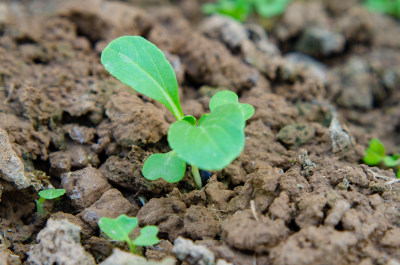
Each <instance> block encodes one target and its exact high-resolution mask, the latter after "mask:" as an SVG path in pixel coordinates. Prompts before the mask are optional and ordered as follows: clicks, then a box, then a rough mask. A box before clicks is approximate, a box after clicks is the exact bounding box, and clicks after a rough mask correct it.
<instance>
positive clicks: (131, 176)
mask: <svg viewBox="0 0 400 265" xmlns="http://www.w3.org/2000/svg"><path fill="white" fill-rule="evenodd" d="M170 2H173V3H172V4H171V3H170ZM201 4H202V1H196V0H187V1H183V0H175V1H138V0H136V1H135V0H131V1H124V2H122V1H106V0H87V1H59V0H57V1H50V0H35V1H22V0H21V1H11V0H6V1H2V2H1V3H0V102H1V104H0V219H1V223H0V228H1V229H0V231H1V233H0V243H1V244H0V264H1V265H3V264H4V265H5V264H8V265H10V264H13V265H14V264H98V263H101V264H103V265H107V264H113V265H116V264H220V265H221V264H238V265H253V264H258V265H261V264H271V265H272V264H273V265H283V264H297V265H302V264H304V265H306V264H307V265H310V264H326V265H328V264H332V265H333V264H363V265H372V264H376V265H380V264H393V265H394V264H400V251H399V250H400V204H399V203H400V197H399V192H400V182H399V181H398V179H397V178H396V176H395V172H394V171H393V170H392V169H385V168H378V167H369V166H366V165H363V163H362V157H363V156H364V152H365V149H366V147H367V146H368V142H369V140H370V139H371V138H372V137H377V138H379V139H381V140H382V141H383V143H384V144H385V146H386V148H387V152H388V153H396V152H397V153H399V152H400V138H399V137H398V135H399V132H400V67H399V66H400V38H399V36H400V24H399V21H398V20H395V19H393V18H390V17H387V16H384V15H380V14H374V13H370V12H369V11H367V10H366V9H364V8H363V7H362V5H361V3H360V1H356V0H351V1H346V2H345V3H344V2H342V1H335V0H324V1H294V2H292V3H291V4H290V5H289V6H288V8H287V10H286V12H285V14H284V15H283V16H281V17H279V18H277V19H276V20H274V21H273V22H272V24H271V23H269V28H268V33H266V31H265V30H264V29H263V28H262V27H261V26H260V25H259V24H257V23H256V22H259V21H257V20H256V19H255V18H253V19H250V21H249V22H248V23H245V24H240V23H238V22H236V21H234V20H231V19H229V18H226V17H221V16H211V17H206V16H203V15H202V14H201ZM121 35H141V36H144V37H145V38H147V39H148V40H149V41H151V42H153V43H154V44H156V45H157V46H158V47H159V48H160V49H162V50H163V51H164V53H165V54H166V56H167V58H168V60H169V61H170V62H171V64H172V66H173V68H174V70H175V72H176V75H177V79H178V83H179V89H180V98H181V101H182V104H183V105H182V108H183V111H184V113H185V114H192V115H193V116H195V117H197V118H199V117H200V116H201V115H202V113H204V112H206V111H208V102H209V99H210V97H211V96H212V95H213V94H214V93H216V92H217V91H219V90H223V89H229V90H232V91H235V92H236V93H238V94H239V95H240V101H241V102H246V103H250V104H252V105H253V106H254V107H255V114H254V116H253V117H252V118H251V119H250V120H248V122H247V123H248V125H247V128H246V147H245V149H244V151H243V153H242V154H241V155H240V157H239V158H238V159H236V160H235V161H234V162H233V163H232V164H231V165H229V166H228V167H227V168H225V169H224V170H222V171H219V172H212V174H213V175H212V177H211V178H210V179H209V180H208V182H207V184H206V185H205V187H203V188H202V189H201V190H196V188H195V184H194V181H193V180H192V178H191V176H190V170H188V171H187V173H186V175H185V177H184V179H183V180H182V181H181V182H180V183H177V184H168V183H166V182H164V180H157V181H149V180H146V179H145V178H144V177H143V176H142V174H141V168H142V166H143V162H144V161H145V159H146V158H147V157H148V156H149V155H151V154H153V153H156V152H166V151H168V150H169V147H168V143H167V139H166V135H167V131H168V128H169V125H170V124H171V123H172V122H173V121H174V117H173V116H172V115H171V114H170V113H168V112H167V110H166V109H165V108H164V106H162V105H161V104H159V103H157V102H155V101H153V100H152V99H149V98H147V97H145V96H143V95H140V94H138V93H136V92H134V91H133V90H132V89H130V88H128V87H127V86H125V85H123V84H122V83H120V82H119V81H118V80H116V79H115V78H113V77H111V76H110V75H109V74H108V72H107V71H106V70H105V69H104V68H103V66H102V65H101V64H100V53H101V51H102V49H103V48H104V47H105V46H106V45H107V44H108V43H109V42H110V41H111V40H112V39H114V38H116V37H119V36H121ZM52 187H56V188H64V189H66V191H67V192H66V195H64V196H63V197H62V198H61V199H60V200H58V201H48V202H46V204H45V207H46V209H47V211H48V214H47V215H46V216H42V215H39V214H37V213H36V206H35V199H37V198H38V195H37V192H38V191H40V190H42V189H44V188H52ZM120 214H127V215H129V216H137V218H138V219H139V225H140V226H144V225H157V226H158V228H159V230H160V233H159V237H160V239H162V240H161V242H160V243H159V244H158V245H157V246H154V247H148V248H145V249H143V254H144V257H147V258H148V259H151V260H152V261H149V262H147V261H146V260H145V259H144V258H140V257H134V256H132V255H131V254H129V253H127V252H121V249H122V250H125V251H126V250H128V248H127V246H125V245H124V244H122V243H118V242H111V241H109V240H107V239H106V238H105V237H104V234H101V233H100V232H99V228H98V225H97V222H98V220H99V219H100V218H101V217H103V216H107V217H117V216H119V215H120ZM134 232H135V231H134ZM136 232H137V231H136ZM115 248H117V249H115ZM118 248H119V249H118ZM113 249H114V253H113ZM161 260H162V261H161ZM126 262H131V263H126ZM134 262H136V263H134Z"/></svg>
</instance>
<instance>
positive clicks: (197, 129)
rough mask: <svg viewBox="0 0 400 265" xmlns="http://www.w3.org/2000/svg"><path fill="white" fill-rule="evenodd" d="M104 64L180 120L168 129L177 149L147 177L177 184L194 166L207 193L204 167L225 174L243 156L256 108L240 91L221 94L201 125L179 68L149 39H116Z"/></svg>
mask: <svg viewBox="0 0 400 265" xmlns="http://www.w3.org/2000/svg"><path fill="white" fill-rule="evenodd" d="M101 62H102V63H103V65H104V67H105V68H106V69H107V70H108V71H109V72H110V73H111V74H112V75H113V76H115V77H116V78H117V79H119V80H120V81H122V82H123V83H125V84H127V85H129V86H131V87H132V88H133V89H135V90H136V91H138V92H140V93H143V94H145V95H146V96H148V97H151V98H153V99H155V100H157V101H159V102H161V103H162V104H164V105H165V107H167V108H168V109H169V110H170V111H171V112H172V114H173V115H174V116H175V118H176V119H177V121H176V122H174V123H173V124H172V125H171V127H170V129H169V131H168V144H169V146H170V147H171V149H172V151H170V152H168V153H166V154H153V155H151V156H150V157H149V158H147V160H146V161H145V163H144V165H143V170H142V173H143V176H144V177H145V178H147V179H149V180H156V179H159V178H163V179H164V180H165V181H167V182H170V183H175V182H178V181H180V180H181V179H182V178H183V176H184V174H185V171H186V164H189V165H190V166H191V171H192V175H193V178H194V181H195V183H196V186H197V188H198V189H201V187H202V182H201V177H200V173H199V169H203V170H221V169H223V168H224V167H226V166H227V165H228V164H229V163H231V162H232V161H233V160H234V159H235V158H236V157H238V156H239V154H240V153H241V152H242V150H243V148H244V144H245V135H244V129H245V122H246V120H247V119H249V118H250V117H251V116H252V115H253V114H254V108H253V107H252V106H251V105H249V104H243V103H239V101H238V96H237V95H236V94H235V93H234V92H231V91H220V92H218V93H217V94H215V95H214V96H213V97H212V98H211V100H210V110H211V112H210V113H208V114H204V115H203V116H202V117H201V118H200V120H199V121H197V120H196V118H195V117H193V116H190V115H188V116H184V114H183V112H182V109H181V106H180V102H179V97H178V85H177V81H176V77H175V73H174V70H173V68H172V66H171V64H170V63H169V62H168V61H167V59H166V58H165V56H164V54H163V53H162V51H161V50H159V49H158V48H157V47H156V46H155V45H154V44H152V43H150V42H148V41H147V40H146V39H144V38H142V37H140V36H124V37H120V38H118V39H115V40H113V41H112V42H111V43H110V44H109V45H108V46H107V47H106V48H105V49H104V51H103V53H102V55H101Z"/></svg>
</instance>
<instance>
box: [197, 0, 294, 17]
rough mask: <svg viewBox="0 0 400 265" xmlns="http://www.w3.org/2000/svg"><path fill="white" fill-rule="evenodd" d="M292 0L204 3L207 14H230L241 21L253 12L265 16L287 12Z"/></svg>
mask: <svg viewBox="0 0 400 265" xmlns="http://www.w3.org/2000/svg"><path fill="white" fill-rule="evenodd" d="M290 1H291V0H218V1H217V2H216V3H215V4H204V5H203V12H204V13H205V14H221V15H226V16H230V17H232V18H234V19H236V20H239V21H241V22H243V21H245V20H246V18H247V17H248V16H249V15H250V14H251V13H252V12H253V10H254V11H255V12H256V13H257V14H258V15H260V16H261V17H264V18H270V17H274V16H279V15H281V14H283V13H284V12H285V9H286V6H287V5H288V3H289V2H290Z"/></svg>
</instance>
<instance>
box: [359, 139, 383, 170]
mask: <svg viewBox="0 0 400 265" xmlns="http://www.w3.org/2000/svg"><path fill="white" fill-rule="evenodd" d="M365 153H366V154H365V156H364V157H363V161H364V163H365V164H367V165H370V166H375V165H378V164H379V163H380V162H381V161H382V160H383V158H384V157H385V146H384V145H383V144H382V142H381V141H379V140H378V139H376V138H372V139H371V141H370V142H369V146H368V148H367V150H365Z"/></svg>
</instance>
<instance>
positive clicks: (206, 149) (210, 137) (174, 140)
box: [168, 104, 245, 170]
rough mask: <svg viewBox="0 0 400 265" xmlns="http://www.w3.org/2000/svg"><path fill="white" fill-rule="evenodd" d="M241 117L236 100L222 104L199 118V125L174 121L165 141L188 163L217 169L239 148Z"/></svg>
mask: <svg viewBox="0 0 400 265" xmlns="http://www.w3.org/2000/svg"><path fill="white" fill-rule="evenodd" d="M244 142H245V136H244V119H243V115H242V112H241V109H240V107H239V106H238V105H237V104H224V105H221V106H219V107H217V108H216V109H214V110H213V111H212V112H211V113H210V114H209V115H207V116H203V117H202V118H201V123H200V122H199V126H192V125H191V124H190V123H188V122H186V121H177V122H174V123H173V124H172V125H171V127H170V128H169V131H168V143H169V145H170V147H171V148H172V149H173V150H175V152H176V153H177V154H178V155H179V156H180V157H181V158H182V159H183V160H185V161H186V162H187V163H189V164H190V165H194V166H197V167H199V168H201V169H204V170H220V169H223V168H224V167H226V166H227V165H228V164H229V163H230V162H232V160H234V159H235V158H236V157H237V156H239V154H240V153H241V152H242V150H243V147H244Z"/></svg>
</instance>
